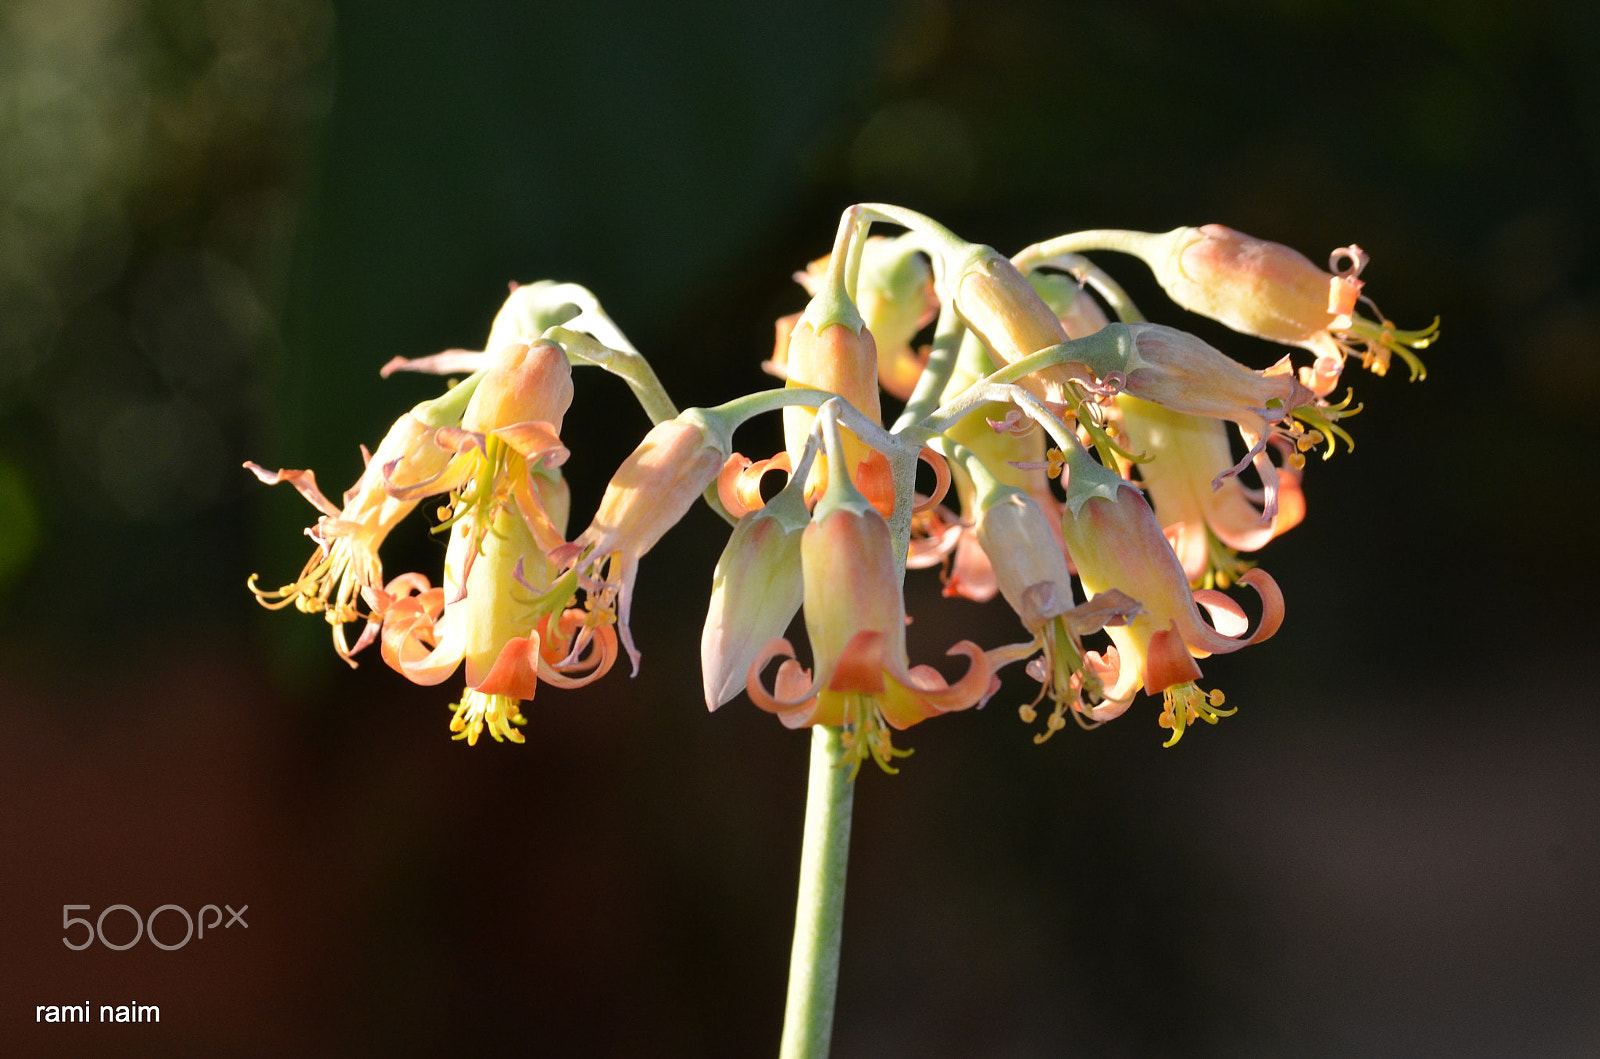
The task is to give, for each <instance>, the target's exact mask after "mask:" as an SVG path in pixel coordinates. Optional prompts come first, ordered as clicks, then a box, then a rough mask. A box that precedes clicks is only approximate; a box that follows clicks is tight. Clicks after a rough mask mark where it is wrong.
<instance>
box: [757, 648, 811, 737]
mask: <svg viewBox="0 0 1600 1059" xmlns="http://www.w3.org/2000/svg"><path fill="white" fill-rule="evenodd" d="M778 657H783V658H785V659H787V661H785V662H784V663H783V665H782V666H780V667H779V668H778V679H777V682H776V683H775V685H774V687H773V691H772V692H770V693H769V692H768V691H767V689H766V688H764V687H762V685H761V670H762V669H763V668H765V666H766V664H767V663H768V662H770V661H771V660H772V659H774V658H778ZM744 687H745V691H746V692H748V693H749V695H750V701H751V702H753V703H755V704H756V705H757V706H759V707H761V708H762V709H763V710H766V711H767V712H768V713H775V714H777V715H778V719H779V720H781V721H782V722H783V724H784V727H786V728H802V727H804V726H805V725H807V724H809V723H811V718H812V716H813V715H814V714H815V713H816V707H817V692H818V691H820V690H821V688H822V682H821V681H820V680H817V681H813V680H811V679H810V674H808V673H807V672H806V670H805V668H804V667H802V666H801V665H800V663H799V662H797V661H795V657H794V648H793V647H792V646H791V645H790V644H789V641H788V640H785V639H783V638H781V637H780V638H778V639H775V640H773V641H772V642H771V643H769V644H767V646H765V647H763V648H762V649H761V653H760V654H758V655H756V660H755V661H754V662H752V663H750V672H749V673H748V674H746V676H745V685H744Z"/></svg>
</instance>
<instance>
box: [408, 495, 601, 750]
mask: <svg viewBox="0 0 1600 1059" xmlns="http://www.w3.org/2000/svg"><path fill="white" fill-rule="evenodd" d="M486 517H487V518H488V520H489V521H488V524H487V525H485V526H482V527H480V526H477V525H476V524H475V522H476V519H475V518H465V519H462V520H460V521H458V522H457V523H456V525H455V526H454V527H453V528H452V530H451V536H450V546H449V549H448V551H447V553H446V556H445V576H444V584H443V585H442V586H440V587H437V588H430V587H429V586H428V584H427V580H426V579H425V578H423V577H421V576H420V575H417V574H409V575H404V576H402V577H401V578H396V579H395V581H393V582H391V583H390V585H389V588H388V591H389V593H390V595H391V596H392V597H393V600H392V602H391V604H390V606H389V608H388V610H387V612H386V614H385V618H384V623H383V657H384V661H386V662H388V663H389V665H390V666H391V667H393V668H394V669H395V670H396V671H398V672H400V673H401V674H403V675H404V676H405V677H406V678H407V679H409V680H411V681H413V682H415V683H417V684H428V685H432V684H438V683H440V682H442V681H444V680H445V679H447V678H448V677H449V676H450V675H451V674H452V673H454V672H455V671H456V669H457V668H458V667H459V666H461V664H462V663H463V662H465V664H466V688H465V690H464V691H463V692H462V696H461V700H460V701H459V702H458V703H456V704H455V706H454V709H455V713H454V716H453V717H452V718H451V721H450V730H451V731H452V732H455V733H456V738H458V739H465V740H466V741H467V744H468V745H469V746H470V745H472V744H475V743H476V742H477V741H478V737H479V735H481V734H482V732H483V731H484V730H485V729H487V730H488V732H489V734H490V735H491V736H493V737H494V739H495V741H497V742H498V741H500V740H503V739H509V740H511V741H512V742H514V743H520V742H522V741H523V737H522V734H521V733H520V732H518V731H517V730H516V729H515V728H513V727H512V725H521V724H522V723H523V717H522V712H521V705H520V704H521V702H522V701H523V700H525V699H532V698H533V697H534V693H535V692H536V691H537V690H538V686H539V683H540V682H541V681H543V682H544V683H547V684H553V685H555V686H557V687H564V688H575V687H581V686H583V685H585V684H588V683H590V682H591V681H594V680H598V679H599V678H600V677H602V676H604V675H605V674H606V673H607V672H608V671H609V670H610V668H611V666H612V664H613V663H614V662H615V661H616V657H617V645H616V633H615V632H614V631H613V630H612V629H611V628H609V627H607V626H600V627H598V628H596V627H593V626H592V625H591V624H589V623H588V622H587V620H586V619H587V617H588V615H587V614H586V612H585V611H583V610H582V609H580V608H576V607H569V606H568V605H567V604H568V603H569V602H571V600H572V598H573V595H574V593H575V590H576V578H574V577H570V576H569V577H567V578H564V579H559V580H553V579H552V568H551V566H550V564H549V562H548V560H547V559H546V558H545V555H544V550H543V549H542V548H540V547H539V545H538V544H537V543H536V541H535V539H534V534H533V532H532V530H531V529H530V528H529V525H528V522H527V520H525V519H524V518H522V517H521V515H520V513H519V512H517V511H516V510H515V509H513V508H512V507H509V506H500V507H495V508H492V509H490V510H489V511H488V512H487V515H486Z"/></svg>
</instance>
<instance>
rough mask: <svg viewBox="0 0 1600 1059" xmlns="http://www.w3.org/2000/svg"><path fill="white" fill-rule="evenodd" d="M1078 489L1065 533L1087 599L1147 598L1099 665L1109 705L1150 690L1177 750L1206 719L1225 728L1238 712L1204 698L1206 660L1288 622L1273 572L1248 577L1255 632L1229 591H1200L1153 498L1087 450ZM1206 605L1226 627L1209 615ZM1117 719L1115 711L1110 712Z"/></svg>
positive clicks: (1072, 489)
mask: <svg viewBox="0 0 1600 1059" xmlns="http://www.w3.org/2000/svg"><path fill="white" fill-rule="evenodd" d="M1067 466H1068V475H1069V477H1068V481H1067V498H1066V504H1065V509H1066V511H1065V517H1064V518H1063V521H1062V526H1061V528H1062V533H1063V534H1064V535H1065V537H1066V541H1067V552H1068V554H1069V555H1070V556H1071V558H1072V561H1073V565H1074V567H1075V568H1076V569H1077V571H1078V576H1079V578H1080V579H1081V580H1082V582H1083V588H1084V592H1085V593H1086V594H1088V596H1089V598H1090V599H1091V600H1093V599H1095V598H1097V597H1099V596H1100V595H1102V594H1104V593H1106V592H1110V591H1112V590H1117V591H1120V592H1122V593H1124V594H1125V595H1127V596H1130V597H1132V598H1133V599H1135V600H1138V602H1139V604H1140V608H1141V609H1140V613H1139V614H1138V615H1137V616H1136V617H1134V618H1133V619H1132V620H1130V621H1129V622H1128V623H1127V624H1126V625H1122V626H1115V627H1111V628H1108V629H1107V630H1106V631H1107V633H1108V634H1109V635H1110V637H1111V640H1112V643H1114V644H1115V645H1116V646H1115V648H1113V649H1112V650H1110V651H1107V652H1106V654H1105V655H1104V656H1103V657H1100V656H1093V655H1091V656H1090V658H1089V660H1088V661H1089V662H1090V664H1091V666H1093V667H1094V668H1095V669H1096V670H1097V671H1098V675H1099V677H1100V679H1101V681H1102V682H1103V685H1104V688H1105V696H1106V700H1107V702H1108V703H1112V704H1121V705H1122V707H1123V708H1126V705H1127V703H1128V702H1130V701H1131V699H1132V697H1133V695H1134V693H1135V692H1137V691H1138V690H1139V689H1140V688H1141V687H1143V688H1144V690H1145V692H1146V693H1147V694H1151V695H1154V694H1156V693H1157V692H1160V693H1161V694H1162V695H1163V698H1164V701H1165V706H1164V709H1163V711H1162V716H1161V725H1162V727H1165V728H1171V729H1172V732H1173V734H1172V738H1171V739H1170V740H1168V742H1167V744H1166V745H1168V746H1171V745H1173V744H1174V743H1176V742H1177V741H1178V739H1179V738H1180V737H1181V736H1182V735H1183V730H1184V728H1185V726H1186V725H1188V724H1190V723H1192V722H1193V721H1195V720H1196V719H1199V720H1204V721H1208V722H1210V723H1215V722H1216V719H1217V718H1218V717H1219V716H1225V715H1226V714H1227V713H1231V712H1232V711H1231V710H1229V711H1222V710H1219V709H1217V707H1218V706H1220V705H1221V703H1222V701H1223V700H1222V697H1221V692H1218V691H1212V692H1210V693H1209V694H1208V693H1205V692H1202V691H1201V690H1200V688H1199V685H1198V684H1197V683H1196V681H1197V680H1198V679H1199V677H1200V667H1199V666H1198V665H1196V664H1195V659H1196V658H1205V657H1207V656H1209V655H1213V654H1227V653H1230V652H1232V651H1237V650H1239V649H1240V648H1242V647H1245V646H1247V645H1249V644H1252V643H1259V642H1260V641H1262V640H1265V639H1266V638H1268V637H1269V636H1271V635H1272V634H1273V633H1275V632H1277V631H1278V627H1279V626H1280V625H1281V624H1282V622H1283V595H1282V593H1281V592H1279V591H1278V586H1277V583H1276V582H1275V581H1273V580H1272V578H1271V577H1270V576H1268V575H1267V573H1266V571H1264V570H1261V569H1254V570H1250V571H1249V572H1247V573H1245V574H1244V575H1243V576H1242V577H1240V578H1239V583H1240V584H1246V585H1249V586H1250V587H1251V588H1253V589H1255V590H1256V592H1257V593H1258V594H1259V595H1260V597H1261V603H1262V613H1261V619H1260V622H1259V623H1258V624H1257V626H1256V629H1255V631H1254V632H1251V633H1249V634H1248V635H1246V631H1247V629H1248V626H1249V622H1248V620H1247V619H1246V618H1245V614H1244V611H1243V610H1242V609H1241V608H1240V607H1239V605H1238V604H1237V603H1235V602H1234V601H1233V600H1232V599H1230V598H1229V597H1228V596H1226V595H1224V594H1223V593H1221V592H1215V591H1211V590H1205V589H1202V590H1200V591H1192V590H1191V589H1190V587H1189V579H1188V576H1187V575H1186V574H1185V573H1184V570H1183V566H1182V565H1181V564H1180V563H1179V562H1178V558H1177V556H1176V555H1175V554H1173V551H1172V547H1171V546H1170V545H1169V544H1168V543H1167V538H1166V537H1165V536H1164V535H1163V534H1162V532H1161V524H1160V523H1159V522H1157V521H1156V517H1155V514H1154V513H1153V512H1152V511H1151V510H1150V505H1149V504H1147V503H1146V502H1145V499H1144V495H1143V494H1142V493H1140V491H1139V490H1138V489H1137V488H1136V487H1135V486H1133V485H1132V484H1130V483H1128V482H1126V481H1124V480H1123V479H1122V478H1121V477H1119V476H1118V475H1117V474H1116V473H1115V472H1113V471H1110V470H1108V469H1107V468H1105V467H1102V466H1101V465H1100V464H1098V463H1096V462H1094V460H1092V459H1091V458H1090V457H1089V456H1088V454H1087V453H1085V452H1084V451H1083V450H1082V449H1077V448H1075V449H1074V450H1073V451H1072V452H1069V453H1068V454H1067ZM1201 607H1204V608H1205V610H1206V611H1207V613H1208V614H1209V615H1210V617H1211V620H1212V621H1213V622H1215V623H1216V624H1215V625H1214V626H1213V625H1211V624H1208V623H1207V622H1206V621H1205V620H1204V619H1203V618H1202V617H1201V616H1200V608H1201ZM1108 712H1109V711H1108Z"/></svg>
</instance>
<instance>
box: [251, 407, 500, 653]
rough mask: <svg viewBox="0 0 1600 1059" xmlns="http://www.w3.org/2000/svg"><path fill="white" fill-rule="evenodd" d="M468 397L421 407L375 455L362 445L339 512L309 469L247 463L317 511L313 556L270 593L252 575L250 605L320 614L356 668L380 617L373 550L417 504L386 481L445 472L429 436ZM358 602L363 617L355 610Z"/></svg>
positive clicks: (445, 456) (454, 416)
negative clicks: (351, 627) (358, 628)
mask: <svg viewBox="0 0 1600 1059" xmlns="http://www.w3.org/2000/svg"><path fill="white" fill-rule="evenodd" d="M457 389H461V388H460V387H458V388H457ZM471 394H472V390H471V389H470V388H467V389H461V392H460V393H455V392H454V391H452V392H451V393H448V394H446V395H445V396H444V397H442V398H440V399H438V400H436V401H425V402H423V403H422V404H420V405H418V406H417V407H416V408H414V409H412V410H411V411H410V412H407V413H406V414H405V415H403V416H401V417H400V418H399V419H398V420H396V421H395V423H394V425H393V426H392V427H390V428H389V432H388V433H387V434H386V435H385V436H384V439H383V441H382V442H380V443H379V445H378V450H377V451H376V452H375V453H371V454H369V453H368V452H367V450H366V448H365V446H363V447H362V450H361V453H362V457H363V459H364V460H365V461H366V469H365V470H364V471H363V472H362V474H361V477H360V478H359V479H358V480H357V481H356V483H355V484H354V485H353V486H351V487H350V488H349V489H348V490H346V492H345V494H344V498H343V500H344V503H343V505H342V506H340V505H336V504H334V503H333V502H332V501H330V500H329V499H328V498H327V497H326V496H324V495H323V493H322V490H321V489H319V488H318V487H317V479H316V475H315V474H314V473H312V472H311V471H309V470H286V469H280V470H277V471H268V470H267V469H266V468H264V467H262V466H260V465H259V464H255V463H246V464H245V467H246V468H247V469H249V470H250V471H251V472H252V473H254V474H255V476H256V477H257V478H259V479H260V480H261V481H263V482H265V483H267V484H268V485H275V484H277V483H280V482H285V483H288V484H290V485H292V486H294V488H295V489H297V490H298V491H299V492H300V494H301V495H302V496H304V497H305V498H306V499H307V500H309V501H310V502H311V504H312V505H313V506H314V507H316V508H317V510H318V511H320V512H322V514H321V516H320V517H318V519H317V522H316V525H314V526H312V527H310V528H309V529H307V530H306V534H307V535H308V536H309V537H310V538H311V539H312V540H313V541H315V542H316V550H315V551H313V552H312V553H311V558H310V559H309V560H308V561H307V562H306V565H305V568H304V569H303V570H302V571H301V572H300V576H299V577H298V578H296V579H295V580H294V581H293V582H292V583H290V584H287V585H284V586H282V587H281V588H279V589H277V590H276V591H270V592H269V591H265V590H263V589H260V588H258V587H256V579H257V577H256V575H254V574H252V575H251V576H250V580H249V587H250V591H252V592H254V593H255V595H256V599H257V600H259V601H260V602H261V604H262V605H263V606H265V607H267V608H268V609H271V610H278V609H280V608H282V607H285V606H288V605H289V604H291V603H292V604H293V605H294V606H295V608H296V609H297V610H300V611H301V612H303V613H306V614H318V613H320V614H322V615H323V616H324V617H326V618H327V620H328V623H329V624H330V625H331V626H332V627H333V645H334V650H335V651H337V652H338V654H339V657H340V658H343V659H344V660H345V661H346V662H349V663H350V664H351V665H352V666H354V665H355V664H356V663H355V660H354V658H352V657H351V656H352V655H353V654H354V653H355V652H357V651H359V650H361V649H362V648H363V647H365V646H366V645H367V644H369V643H370V642H372V639H373V638H374V637H375V636H376V635H377V631H378V619H379V617H380V615H377V614H374V613H373V611H374V610H377V609H381V608H380V599H381V596H382V589H383V583H384V581H383V564H382V562H381V561H380V560H379V558H378V548H379V546H380V545H381V544H382V543H383V541H384V538H385V537H387V536H388V534H389V532H390V531H391V530H393V529H394V527H395V526H396V525H397V524H399V522H400V521H401V520H402V519H404V518H405V517H406V515H407V514H409V513H410V512H411V509H412V508H414V507H416V506H417V501H416V499H415V498H409V499H401V498H399V497H396V496H395V495H394V494H393V492H392V490H391V488H390V483H391V482H402V483H415V482H419V481H426V480H429V479H432V478H434V477H435V476H437V475H438V474H439V473H440V472H441V471H442V470H443V469H444V467H445V466H446V464H447V463H448V462H449V460H450V457H451V453H450V452H449V451H448V450H446V449H444V448H441V447H440V446H439V445H438V444H437V443H436V442H435V440H434V435H435V432H436V431H437V430H438V429H439V428H440V427H441V426H449V425H451V424H452V423H459V422H460V421H461V414H462V406H463V404H464V403H465V401H466V400H467V398H469V397H470V396H471ZM363 604H364V605H365V606H366V608H367V613H366V614H363V613H362V612H361V606H362V605H363ZM358 620H360V621H363V622H365V627H364V629H363V630H362V632H361V634H360V636H359V637H358V639H357V641H356V643H355V644H354V646H352V645H351V644H350V642H349V639H348V637H347V636H346V634H345V626H346V625H347V624H349V623H351V622H353V621H358Z"/></svg>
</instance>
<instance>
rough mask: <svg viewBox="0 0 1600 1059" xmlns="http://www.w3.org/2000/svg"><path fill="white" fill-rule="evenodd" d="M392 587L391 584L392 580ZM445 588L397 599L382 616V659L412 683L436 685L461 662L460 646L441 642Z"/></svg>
mask: <svg viewBox="0 0 1600 1059" xmlns="http://www.w3.org/2000/svg"><path fill="white" fill-rule="evenodd" d="M391 587H392V583H391ZM443 611H444V589H443V588H430V589H428V590H427V591H426V592H423V593H421V594H420V595H415V596H409V595H408V596H402V597H399V598H398V599H396V600H395V601H394V603H393V605H392V606H390V607H389V609H388V611H387V612H386V613H385V614H384V618H383V631H382V634H381V636H382V645H383V648H382V649H383V660H384V661H385V662H387V663H388V664H389V666H390V668H392V669H394V670H395V671H396V672H398V673H400V674H401V675H402V676H404V677H405V678H406V679H407V680H409V681H411V682H412V683H414V684H425V685H426V684H438V683H440V682H441V681H443V680H445V679H446V678H447V677H449V676H450V674H451V673H454V672H455V671H456V667H457V666H459V665H460V664H461V658H462V654H463V652H462V645H461V644H459V643H450V644H446V643H444V642H441V639H442V638H441V636H440V633H439V629H438V625H439V616H440V614H442V613H443Z"/></svg>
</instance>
